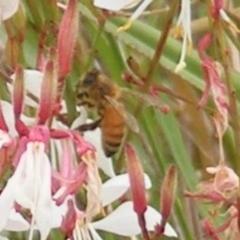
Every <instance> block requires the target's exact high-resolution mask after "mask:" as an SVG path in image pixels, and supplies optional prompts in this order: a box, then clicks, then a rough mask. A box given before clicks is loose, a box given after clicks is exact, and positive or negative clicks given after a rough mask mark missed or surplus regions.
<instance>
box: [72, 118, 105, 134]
mask: <svg viewBox="0 0 240 240" xmlns="http://www.w3.org/2000/svg"><path fill="white" fill-rule="evenodd" d="M101 121H102V119H101V118H100V119H98V120H96V121H94V122H92V123H86V124H83V125H81V126H79V127H78V128H77V129H78V130H79V131H80V132H85V131H89V130H94V129H95V128H97V127H98V126H99V125H100V123H101Z"/></svg>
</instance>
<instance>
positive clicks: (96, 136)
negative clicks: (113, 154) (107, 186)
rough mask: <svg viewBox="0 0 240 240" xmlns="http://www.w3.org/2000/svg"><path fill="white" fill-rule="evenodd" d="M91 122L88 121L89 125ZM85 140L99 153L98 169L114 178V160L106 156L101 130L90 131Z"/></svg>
mask: <svg viewBox="0 0 240 240" xmlns="http://www.w3.org/2000/svg"><path fill="white" fill-rule="evenodd" d="M89 122H91V121H87V123H89ZM84 139H85V140H86V141H87V142H89V143H91V144H92V145H93V146H94V147H95V149H96V151H97V156H96V158H97V164H98V167H99V168H100V169H101V170H102V171H103V172H104V173H105V174H106V175H108V176H109V177H114V176H115V172H114V168H113V164H112V159H111V158H108V157H106V156H105V153H104V152H103V148H102V133H101V130H100V129H99V128H96V129H95V130H94V131H88V132H85V133H84Z"/></svg>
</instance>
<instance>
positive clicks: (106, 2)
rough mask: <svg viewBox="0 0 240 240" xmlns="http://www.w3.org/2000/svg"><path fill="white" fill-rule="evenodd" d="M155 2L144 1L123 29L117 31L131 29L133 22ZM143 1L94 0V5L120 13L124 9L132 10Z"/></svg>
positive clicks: (150, 0)
mask: <svg viewBox="0 0 240 240" xmlns="http://www.w3.org/2000/svg"><path fill="white" fill-rule="evenodd" d="M152 1H153V0H143V1H142V3H141V4H140V5H139V6H138V8H137V9H136V10H135V11H134V13H133V14H132V15H131V17H130V18H129V19H128V21H127V23H126V24H124V25H123V26H122V27H120V28H119V29H118V30H117V31H118V32H120V31H124V30H127V29H128V28H130V26H131V25H132V22H133V21H134V20H136V19H137V18H138V17H139V16H140V15H141V14H142V12H143V11H144V10H145V9H146V8H147V7H148V5H149V4H150V3H151V2H152ZM139 2H141V0H140V1H139V0H118V1H113V0H94V2H93V4H94V5H95V6H96V7H99V8H103V9H107V10H110V11H119V10H122V9H127V8H132V7H134V6H135V5H137V4H138V3H139Z"/></svg>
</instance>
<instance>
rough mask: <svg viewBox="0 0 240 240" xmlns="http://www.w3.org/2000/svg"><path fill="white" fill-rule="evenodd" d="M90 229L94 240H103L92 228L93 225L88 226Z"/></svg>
mask: <svg viewBox="0 0 240 240" xmlns="http://www.w3.org/2000/svg"><path fill="white" fill-rule="evenodd" d="M88 229H89V231H90V233H91V236H92V238H91V239H92V240H102V238H101V237H100V235H99V234H98V233H97V232H96V231H95V229H94V228H93V227H92V225H91V223H89V224H88Z"/></svg>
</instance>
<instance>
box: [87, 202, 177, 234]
mask: <svg viewBox="0 0 240 240" xmlns="http://www.w3.org/2000/svg"><path fill="white" fill-rule="evenodd" d="M145 219H146V227H147V230H148V231H154V227H155V226H156V224H157V223H160V221H161V215H160V214H159V213H158V212H157V211H156V210H155V209H153V208H152V207H150V206H148V208H147V211H146V213H145ZM92 226H93V227H94V228H95V229H97V230H103V231H107V232H111V233H114V234H118V235H120V236H126V237H131V236H135V235H138V234H140V233H141V229H140V227H139V225H138V219H137V215H136V213H135V212H134V211H133V203H132V202H125V203H123V204H121V205H120V206H119V207H118V208H117V209H115V210H114V211H113V212H112V213H110V214H109V215H108V216H107V217H105V218H104V219H102V220H100V221H97V222H94V223H92ZM164 235H166V236H169V237H177V234H176V232H175V231H174V229H173V228H172V227H171V226H170V225H169V224H167V225H166V228H165V231H164Z"/></svg>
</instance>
